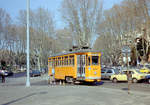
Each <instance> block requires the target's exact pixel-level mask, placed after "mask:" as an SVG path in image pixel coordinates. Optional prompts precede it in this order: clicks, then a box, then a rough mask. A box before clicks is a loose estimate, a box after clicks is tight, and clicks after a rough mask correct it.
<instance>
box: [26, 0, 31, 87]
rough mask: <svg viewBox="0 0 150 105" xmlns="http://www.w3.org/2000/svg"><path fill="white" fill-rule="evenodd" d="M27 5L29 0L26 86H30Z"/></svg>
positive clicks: (28, 32)
mask: <svg viewBox="0 0 150 105" xmlns="http://www.w3.org/2000/svg"><path fill="white" fill-rule="evenodd" d="M29 5H30V0H27V50H26V53H27V79H26V87H30V75H29V70H30V55H29V54H30V49H29V47H30V45H29V44H30V42H29V40H30V29H29Z"/></svg>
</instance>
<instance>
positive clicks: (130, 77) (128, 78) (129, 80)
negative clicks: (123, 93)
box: [127, 71, 132, 94]
mask: <svg viewBox="0 0 150 105" xmlns="http://www.w3.org/2000/svg"><path fill="white" fill-rule="evenodd" d="M127 80H128V94H130V92H129V90H130V85H131V83H132V72H131V71H127Z"/></svg>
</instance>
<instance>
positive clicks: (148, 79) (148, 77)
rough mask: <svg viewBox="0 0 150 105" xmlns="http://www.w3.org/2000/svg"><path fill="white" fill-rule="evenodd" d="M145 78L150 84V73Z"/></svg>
mask: <svg viewBox="0 0 150 105" xmlns="http://www.w3.org/2000/svg"><path fill="white" fill-rule="evenodd" d="M145 79H146V81H147V82H148V83H149V84H150V75H147V76H145Z"/></svg>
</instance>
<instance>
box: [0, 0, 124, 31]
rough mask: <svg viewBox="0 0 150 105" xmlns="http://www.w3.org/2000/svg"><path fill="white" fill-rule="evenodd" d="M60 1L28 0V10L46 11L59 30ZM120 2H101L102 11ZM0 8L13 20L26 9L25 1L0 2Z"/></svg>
mask: <svg viewBox="0 0 150 105" xmlns="http://www.w3.org/2000/svg"><path fill="white" fill-rule="evenodd" d="M61 1H62V0H30V8H31V9H33V10H35V9H37V8H39V7H42V8H45V9H48V10H50V11H51V12H52V14H53V15H54V16H55V21H56V26H57V28H61V26H62V20H61V14H60V13H59V11H58V10H59V8H60V5H61ZM120 1H122V0H103V2H104V9H109V8H111V7H112V6H113V5H114V4H116V3H117V4H118V3H120ZM0 8H3V9H5V10H6V12H8V13H9V14H10V16H11V17H12V19H13V20H16V19H17V16H18V13H19V11H20V10H25V9H26V0H0Z"/></svg>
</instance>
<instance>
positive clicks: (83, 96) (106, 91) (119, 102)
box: [0, 73, 150, 105]
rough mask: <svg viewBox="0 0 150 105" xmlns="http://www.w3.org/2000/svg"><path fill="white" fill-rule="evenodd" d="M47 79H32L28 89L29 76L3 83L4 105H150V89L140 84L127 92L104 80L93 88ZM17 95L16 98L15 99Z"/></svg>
mask: <svg viewBox="0 0 150 105" xmlns="http://www.w3.org/2000/svg"><path fill="white" fill-rule="evenodd" d="M46 77H47V76H46V75H43V76H41V77H32V78H30V82H31V87H30V88H26V86H25V83H26V78H25V73H19V74H15V75H14V76H12V77H8V78H6V79H7V81H6V83H4V84H3V83H0V94H1V95H0V105H137V104H138V105H149V103H150V100H149V99H150V85H149V84H146V83H136V84H132V85H131V91H130V92H131V93H130V94H128V93H127V92H128V91H127V87H128V85H127V83H125V82H121V83H112V82H111V81H108V80H103V81H102V82H101V84H99V85H91V84H75V85H71V84H65V85H59V84H57V85H53V86H50V85H48V84H47V80H46V79H47V78H46ZM14 94H15V95H14Z"/></svg>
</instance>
